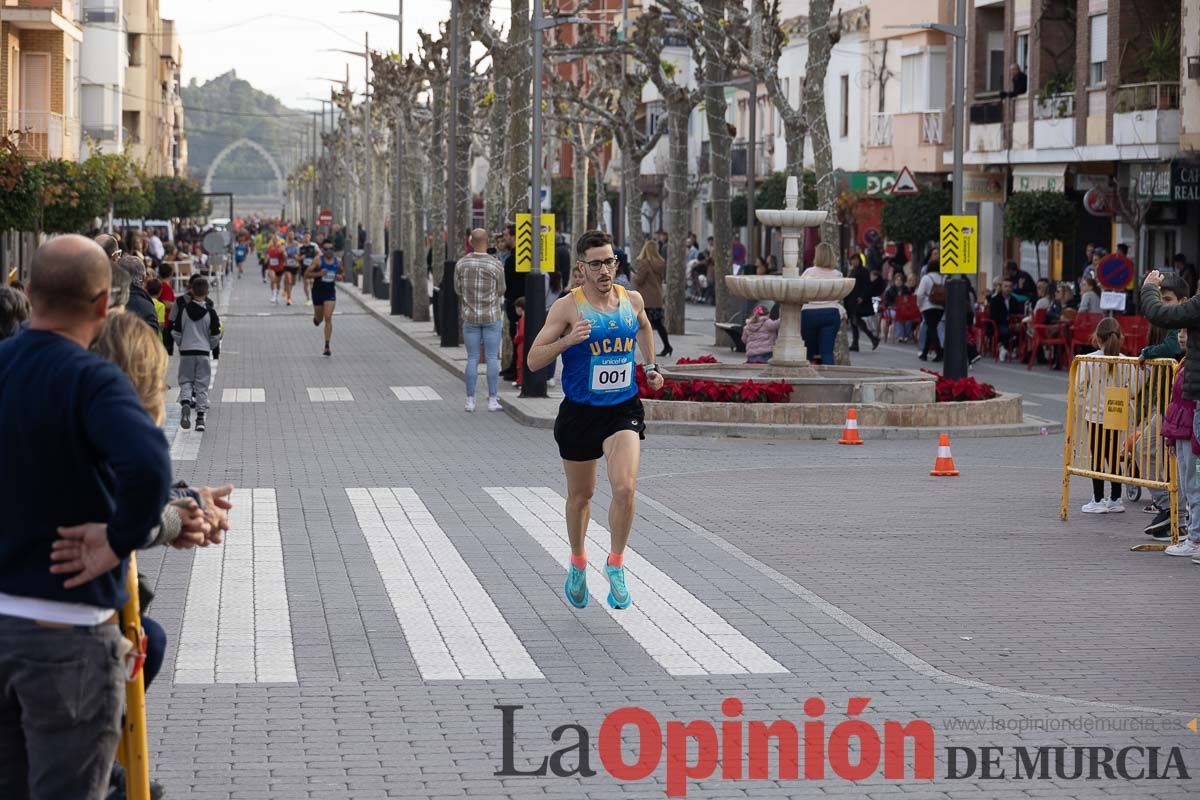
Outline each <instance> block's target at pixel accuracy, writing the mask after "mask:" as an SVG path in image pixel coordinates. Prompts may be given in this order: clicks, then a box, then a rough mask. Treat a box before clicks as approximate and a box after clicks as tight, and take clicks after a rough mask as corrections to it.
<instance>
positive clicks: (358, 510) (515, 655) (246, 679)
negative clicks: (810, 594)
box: [174, 486, 788, 684]
mask: <svg viewBox="0 0 1200 800" xmlns="http://www.w3.org/2000/svg"><path fill="white" fill-rule="evenodd" d="M336 491H344V493H345V498H346V499H348V500H349V503H350V507H351V509H352V511H353V521H354V523H356V524H357V529H358V531H357V532H358V533H360V534H361V536H362V537H363V540H364V541H365V543H366V551H367V552H369V554H370V561H371V562H372V567H373V569H374V570H375V571H376V572H377V573H378V575H379V578H380V579H381V582H382V586H383V591H384V592H385V593H386V595H387V602H388V603H389V604H390V606H391V609H390V613H392V614H394V615H395V619H396V621H397V623H398V624H399V629H400V631H401V632H402V633H403V636H404V643H405V645H406V646H407V649H408V651H409V652H410V653H411V655H412V659H413V663H414V665H415V669H416V672H417V673H419V675H420V678H421V679H422V680H424V681H430V682H433V681H476V680H478V681H513V680H521V681H529V680H544V677H545V676H544V674H543V667H544V666H545V665H543V666H539V664H538V659H539V658H547V657H548V656H547V655H546V652H545V648H544V637H543V640H542V641H543V644H542V649H541V650H538V649H537V648H534V647H532V645H531V646H530V648H529V649H527V646H526V645H525V644H524V643H523V642H522V640H521V636H520V635H519V634H518V632H517V630H514V624H515V623H513V622H512V621H511V620H509V619H506V616H505V612H503V611H502V610H501V609H504V608H506V604H504V603H499V604H498V602H497V601H498V597H497V596H496V595H495V594H494V591H492V590H494V589H496V588H498V587H497V586H496V581H495V579H494V575H490V574H489V573H488V572H484V571H477V570H478V567H477V566H476V565H475V564H474V563H473V559H471V560H469V559H466V558H464V557H463V555H462V554H461V553H460V551H459V548H458V546H456V544H455V542H454V540H452V539H451V537H450V536H449V535H448V534H447V532H446V530H445V529H444V528H443V527H442V525H441V524H439V521H438V519H437V517H436V516H435V514H434V513H433V512H431V511H430V508H429V506H427V505H426V503H425V501H424V500H422V498H421V496H420V494H419V493H418V492H417V491H415V490H414V489H412V488H408V487H352V488H346V489H344V490H336ZM477 491H480V490H477ZM480 497H481V498H482V499H481V501H480V502H481V503H483V504H486V503H488V502H489V499H490V501H491V502H493V503H494V504H495V505H494V506H492V508H494V509H495V514H494V515H493V516H495V515H499V516H500V517H503V516H504V515H507V517H508V518H510V519H512V520H513V521H514V522H515V523H516V524H517V529H516V532H515V533H514V532H507V533H501V532H500V531H499V530H497V531H496V532H495V534H494V535H495V536H496V537H504V536H510V537H511V536H517V537H520V536H522V535H527V536H529V537H531V538H532V539H533V541H534V542H536V543H537V544H538V545H540V548H541V550H542V551H544V552H545V554H546V555H547V556H548V557H549V558H550V560H551V562H553V563H555V564H557V567H556V569H557V568H561V569H562V570H563V572H564V573H565V570H566V567H567V563H568V557H569V547H568V543H567V536H566V527H565V517H564V513H563V509H564V505H565V501H564V499H563V498H562V496H560V495H559V494H557V493H556V492H555V491H553V490H552V489H549V488H547V487H519V486H518V487H491V488H484V489H482V490H481V491H480ZM233 502H234V511H233V512H232V514H231V516H230V522H231V527H232V530H231V532H230V533H229V534H228V536H227V537H226V540H225V544H224V545H223V546H221V547H210V548H206V549H198V550H196V551H194V555H193V561H192V565H191V570H190V580H189V583H188V589H187V595H186V602H185V608H184V615H183V625H182V633H181V636H180V640H179V645H178V649H177V654H176V657H175V667H174V676H175V682H176V683H199V684H213V683H218V684H219V683H295V682H296V681H297V680H298V678H301V679H302V678H303V676H302V675H298V672H297V658H296V655H297V654H296V652H295V651H294V648H293V636H292V625H293V621H292V619H291V613H290V607H291V606H290V604H289V599H288V585H287V575H285V571H284V559H283V547H282V542H281V537H280V527H279V511H278V508H277V499H276V492H275V490H274V489H272V488H255V489H239V490H237V491H236V492H235V493H234V496H233ZM343 502H344V501H343ZM443 508H444V507H443ZM441 513H443V512H439V514H441ZM508 530H509V531H511V529H508ZM346 535H350V536H353V534H352V533H351V532H346V531H339V536H340V537H343V536H346ZM588 553H589V557H590V561H591V564H592V566H591V567H590V574H589V583H590V584H591V587H592V592H593V602H592V603H591V604H590V606H589V607H588V608H586V609H584V610H582V611H576V610H574V609H570V610H569V612H568V613H569V615H570V616H571V617H572V619H573V622H572V623H571V624H572V625H575V624H578V625H579V626H580V628H581V635H582V633H583V630H584V629H588V628H590V627H595V626H596V625H599V626H600V627H601V628H603V627H604V626H605V625H607V626H612V625H613V624H614V623H615V625H616V627H613V628H612V632H611V633H609V634H608V635H609V636H614V635H615V636H625V637H627V639H626V641H628V642H629V644H628V645H626V646H627V647H630V648H636V649H640V650H641V651H642V652H643V653H644V654H645V656H647V657H648V658H649V659H650V660H651V661H653V662H654V663H656V664H657V665H658V666H659V667H660V668H661V669H662V670H663V672H664V673H666V674H667V675H670V676H676V677H686V676H707V675H739V674H742V675H744V674H779V673H786V672H787V671H788V670H787V668H786V667H784V666H783V665H782V664H780V663H779V662H778V661H776V660H775V659H774V658H773V657H772V656H771V655H769V654H768V653H767V652H765V651H764V650H763V649H762V648H761V647H759V646H758V645H757V644H755V643H754V642H753V641H751V640H750V639H749V638H748V637H747V636H746V635H745V634H744V633H743V632H742V631H739V630H738V629H737V628H735V627H734V626H733V625H731V624H730V623H729V622H727V621H726V620H725V619H724V618H723V617H722V616H721V614H720V613H718V611H717V610H715V609H714V608H712V607H710V606H709V605H708V604H707V603H705V602H704V601H703V600H701V599H700V598H698V597H697V596H696V594H694V593H693V591H697V590H699V589H700V588H701V587H692V588H691V589H689V588H688V587H686V586H684V585H681V584H680V583H679V582H677V581H676V580H675V579H674V578H672V577H671V576H670V575H668V574H667V573H666V572H665V571H664V570H663V569H662V566H665V565H655V564H653V563H651V561H650V560H649V559H648V558H646V557H644V556H643V555H642V554H641V553H639V552H638V551H637V550H636V548H626V550H625V565H626V570H627V573H628V581H629V586H630V590H631V592H632V594H633V597H634V604H633V605H632V606H631V607H630V608H628V609H623V610H615V609H612V608H609V607H608V605H607V604H606V603H604V602H603V598H604V593H605V592H606V591H607V581H606V578H605V576H604V573H603V572H602V571H601V570H600V569H598V567H600V566H601V565H603V564H604V563H605V559H606V557H607V554H608V533H607V531H605V529H604V528H603V527H602V526H600V525H598V524H596V523H592V525H591V526H590V527H589V529H588ZM293 558H295V559H300V560H302V561H306V560H308V559H309V558H310V556H309V555H307V554H304V553H293V552H292V551H291V550H289V559H293ZM551 562H547V563H551ZM491 569H494V567H492V568H491ZM543 571H544V570H543ZM556 580H557V579H556ZM506 591H512V590H511V588H508V589H506ZM376 597H378V595H376ZM356 601H357V598H356ZM522 601H523V604H528V605H530V606H533V608H534V610H535V612H536V616H537V617H538V618H544V619H552V618H555V617H557V616H559V615H561V614H562V613H563V609H564V608H566V603H565V601H564V599H563V597H562V592H561V589H560V588H553V589H548V588H547V587H546V585H545V584H542V583H540V582H539V583H537V584H536V585H533V586H529V587H527V591H524V595H523V598H522ZM298 605H299V607H303V605H304V603H303V601H298ZM507 605H508V606H511V604H507ZM374 608H378V601H375V605H374ZM385 608H386V606H385ZM297 613H299V612H297ZM606 617H607V619H609V620H610V621H608V622H603V620H605V619H606ZM300 624H304V623H303V622H301V623H300ZM544 624H547V625H549V624H550V623H548V622H547V623H544ZM518 629H519V630H521V631H523V632H524V633H525V634H528V632H529V631H530V627H529V620H528V618H525V619H524V621H523V624H522V626H521V627H520V628H518ZM553 633H554V636H555V637H557V638H558V640H559V641H561V642H562V647H563V648H564V649H569V646H570V643H569V638H570V633H569V631H568V633H567V634H566V635H565V636H564V634H563V632H562V630H560V629H557V628H555V629H554V630H553ZM531 649H532V650H533V651H534V652H535V653H537V655H536V656H535V655H532V654H531V652H530V651H531ZM553 658H557V657H552V662H553ZM552 662H548V663H552ZM645 663H650V662H649V661H647V662H645Z"/></svg>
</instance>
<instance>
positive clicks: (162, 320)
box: [146, 278, 167, 330]
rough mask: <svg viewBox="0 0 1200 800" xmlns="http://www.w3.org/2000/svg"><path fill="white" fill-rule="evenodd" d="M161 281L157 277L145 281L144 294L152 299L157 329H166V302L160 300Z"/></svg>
mask: <svg viewBox="0 0 1200 800" xmlns="http://www.w3.org/2000/svg"><path fill="white" fill-rule="evenodd" d="M162 291H163V283H162V281H160V280H159V279H158V278H151V279H150V280H149V281H147V282H146V294H148V295H150V299H151V300H153V301H154V315H155V316H156V317H157V318H158V329H159V330H166V325H167V304H166V303H164V302H163V301H162Z"/></svg>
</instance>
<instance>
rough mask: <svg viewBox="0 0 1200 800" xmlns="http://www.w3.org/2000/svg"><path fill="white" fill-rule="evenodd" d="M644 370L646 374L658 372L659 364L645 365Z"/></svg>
mask: <svg viewBox="0 0 1200 800" xmlns="http://www.w3.org/2000/svg"><path fill="white" fill-rule="evenodd" d="M642 369H643V370H644V371H645V372H658V364H643V365H642ZM658 374H659V375H661V374H662V373H661V372H658Z"/></svg>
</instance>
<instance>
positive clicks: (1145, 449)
mask: <svg viewBox="0 0 1200 800" xmlns="http://www.w3.org/2000/svg"><path fill="white" fill-rule="evenodd" d="M1178 368H1179V365H1178V364H1177V363H1176V362H1175V361H1174V360H1172V359H1169V358H1160V359H1154V360H1153V361H1146V362H1142V363H1139V362H1138V360H1137V359H1136V358H1127V357H1124V356H1079V357H1077V358H1075V359H1074V360H1073V361H1072V362H1071V373H1070V378H1069V382H1068V388H1067V422H1066V444H1065V447H1064V448H1063V450H1064V452H1063V490H1062V518H1063V519H1064V520H1065V519H1066V518H1067V508H1068V506H1069V504H1070V493H1071V476H1072V475H1078V476H1080V477H1082V478H1093V479H1098V480H1103V481H1111V482H1113V483H1120V484H1127V485H1129V484H1131V485H1134V486H1141V487H1144V488H1147V489H1162V490H1164V491H1166V492H1168V493H1169V495H1170V498H1171V539H1172V541H1173V542H1174V541H1178V536H1179V533H1178V531H1179V493H1178V483H1177V481H1176V480H1175V453H1174V451H1173V449H1172V448H1171V447H1169V446H1168V447H1164V446H1163V445H1164V442H1163V440H1162V424H1163V412H1165V411H1166V409H1167V404H1168V403H1170V402H1171V385H1172V383H1173V382H1174V380H1175V371H1176V370H1177V369H1178ZM1105 489H1106V491H1105V495H1104V496H1105V497H1107V496H1108V493H1107V487H1105ZM1165 548H1166V545H1165V544H1159V543H1154V544H1139V545H1136V546H1134V547H1133V548H1131V549H1133V550H1138V551H1145V550H1163V549H1165Z"/></svg>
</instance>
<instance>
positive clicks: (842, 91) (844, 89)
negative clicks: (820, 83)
mask: <svg viewBox="0 0 1200 800" xmlns="http://www.w3.org/2000/svg"><path fill="white" fill-rule="evenodd" d="M838 84H839V87H840V88H839V96H840V97H841V98H842V117H841V123H840V125H839V135H840V136H841V137H842V138H843V139H845V138H846V137H847V136H849V135H850V76H849V75H843V76H841V78H840V79H839V82H838Z"/></svg>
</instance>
